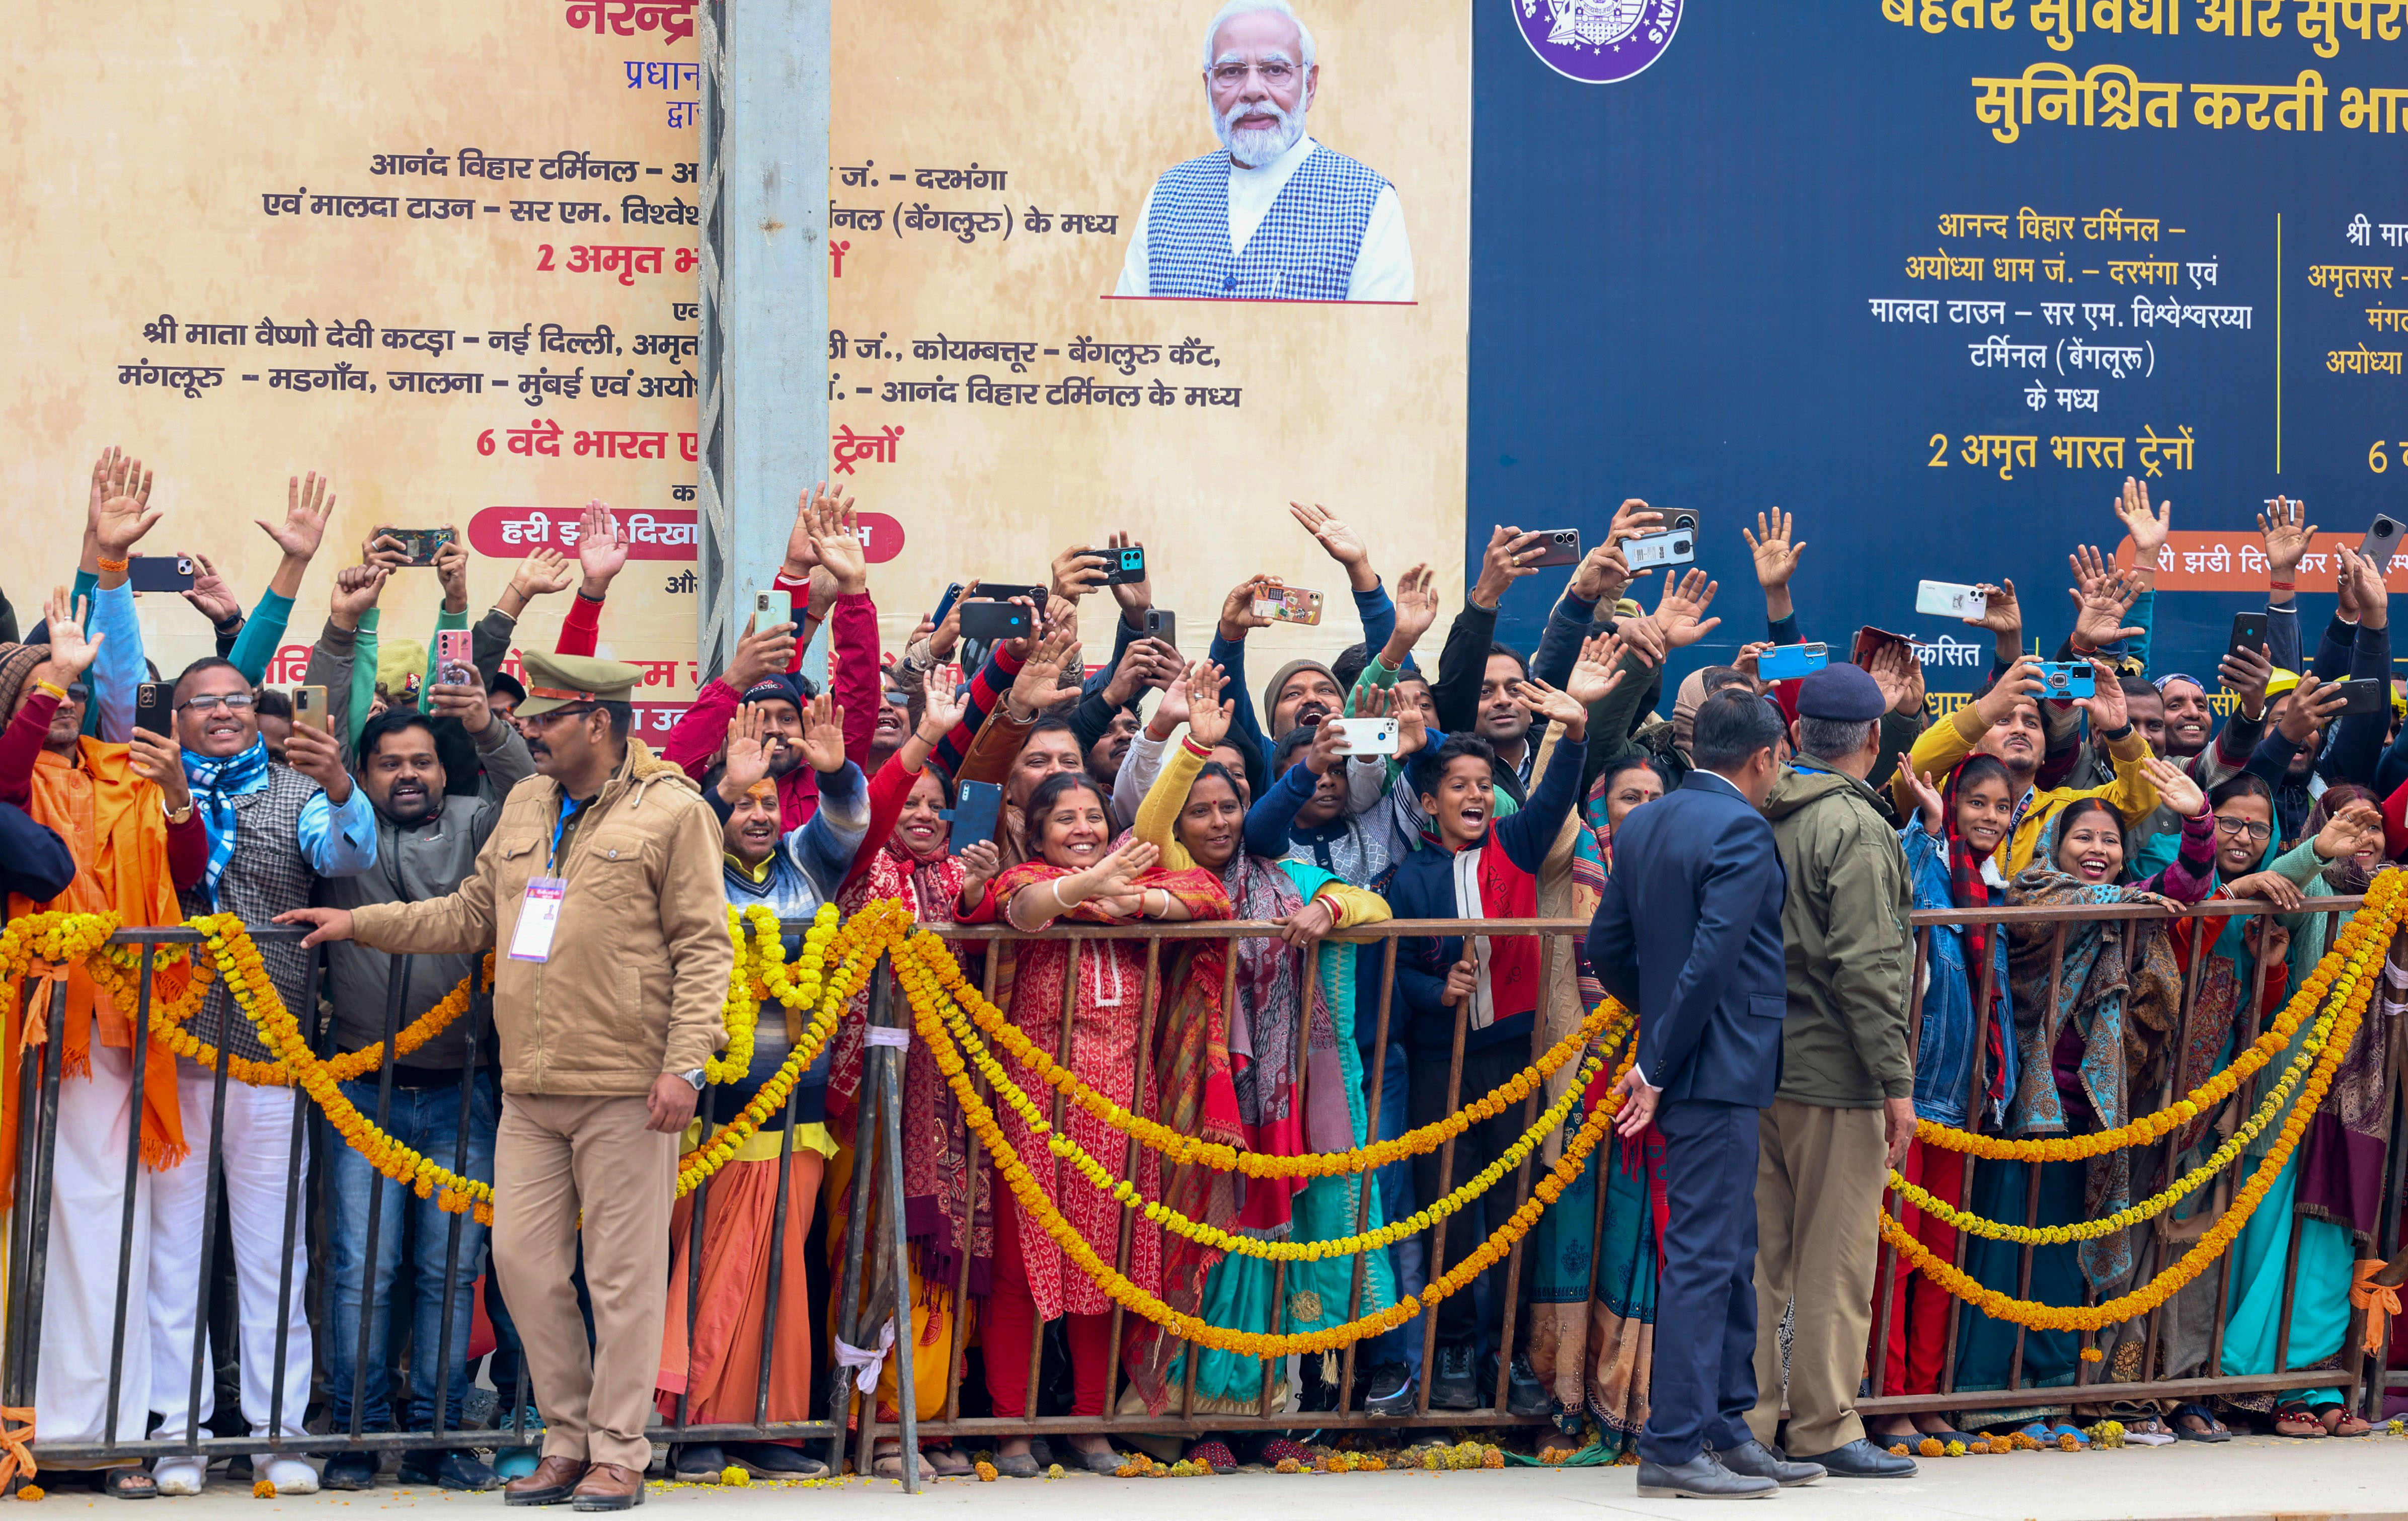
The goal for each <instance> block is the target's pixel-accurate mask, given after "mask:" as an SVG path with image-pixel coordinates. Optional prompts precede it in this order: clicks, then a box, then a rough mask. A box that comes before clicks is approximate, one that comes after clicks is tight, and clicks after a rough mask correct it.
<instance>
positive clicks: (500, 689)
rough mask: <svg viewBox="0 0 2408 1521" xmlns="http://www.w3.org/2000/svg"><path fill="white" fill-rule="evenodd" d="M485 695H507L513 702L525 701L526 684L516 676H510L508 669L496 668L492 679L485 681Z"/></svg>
mask: <svg viewBox="0 0 2408 1521" xmlns="http://www.w3.org/2000/svg"><path fill="white" fill-rule="evenodd" d="M485 695H486V696H507V697H509V699H510V701H512V702H514V703H519V702H524V701H526V685H525V683H524V682H521V681H520V680H519V679H518V678H517V677H515V676H512V675H511V674H510V673H509V671H506V670H497V671H495V672H494V679H493V680H492V681H490V682H486V683H485Z"/></svg>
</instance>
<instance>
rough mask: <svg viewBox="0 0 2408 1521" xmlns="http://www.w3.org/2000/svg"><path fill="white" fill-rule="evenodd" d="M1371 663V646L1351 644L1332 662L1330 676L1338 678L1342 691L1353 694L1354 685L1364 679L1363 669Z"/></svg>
mask: <svg viewBox="0 0 2408 1521" xmlns="http://www.w3.org/2000/svg"><path fill="white" fill-rule="evenodd" d="M1370 663H1371V647H1370V646H1369V645H1368V644H1361V643H1356V644H1350V645H1348V646H1347V647H1346V648H1344V649H1343V650H1340V651H1339V652H1338V656H1337V658H1336V659H1334V660H1332V661H1330V663H1329V674H1330V675H1331V676H1333V677H1335V678H1337V681H1338V687H1339V690H1340V691H1341V692H1352V691H1354V690H1355V682H1358V681H1360V680H1361V679H1362V676H1363V667H1366V666H1368V665H1369V664H1370Z"/></svg>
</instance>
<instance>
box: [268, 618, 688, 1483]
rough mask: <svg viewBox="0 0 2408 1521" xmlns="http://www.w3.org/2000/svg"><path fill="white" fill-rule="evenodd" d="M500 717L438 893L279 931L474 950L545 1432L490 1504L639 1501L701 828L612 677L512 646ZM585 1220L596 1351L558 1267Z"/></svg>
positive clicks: (516, 1311)
mask: <svg viewBox="0 0 2408 1521" xmlns="http://www.w3.org/2000/svg"><path fill="white" fill-rule="evenodd" d="M523 659H524V662H525V667H526V687H527V696H526V701H524V702H523V703H522V704H521V705H520V706H519V711H518V716H519V718H520V719H521V720H523V721H524V731H525V734H526V739H527V749H528V750H529V751H530V752H531V753H533V755H534V757H535V766H536V771H537V773H538V774H537V775H535V776H532V777H529V778H528V779H527V780H526V781H524V782H520V783H519V784H518V786H517V787H515V788H513V789H512V790H511V792H510V796H509V801H508V802H507V803H506V804H505V805H504V806H503V810H502V816H501V819H500V821H499V822H498V823H496V824H495V826H494V832H493V836H492V838H491V839H488V840H487V841H486V843H485V848H484V849H483V850H482V851H481V852H480V853H479V854H478V857H477V865H476V868H475V869H474V871H473V872H471V874H470V875H469V876H468V877H467V879H466V881H464V882H462V883H461V884H460V890H459V891H458V892H456V893H453V894H452V896H451V897H443V898H436V899H433V900H430V901H424V902H418V903H380V904H374V905H371V906H367V907H364V908H360V909H357V910H352V911H344V910H341V909H300V910H295V911H293V912H291V913H287V914H284V915H281V916H280V917H281V918H282V919H283V920H284V921H286V922H288V923H305V922H306V923H308V924H313V925H315V926H318V927H317V929H316V931H315V933H313V934H312V935H311V936H310V937H309V943H311V944H315V943H317V942H318V941H321V940H344V939H351V940H358V941H359V942H360V943H361V944H363V945H368V946H373V947H375V948H377V949H379V950H383V951H389V952H393V953H395V954H404V953H423V954H463V953H467V952H472V951H480V950H485V949H491V950H492V951H493V952H494V953H495V996H494V1023H495V1030H496V1032H497V1033H498V1034H499V1036H500V1039H501V1050H502V1118H501V1126H500V1131H499V1134H498V1137H497V1139H496V1141H495V1154H494V1196H495V1208H494V1260H495V1268H496V1270H497V1271H498V1272H499V1273H500V1275H501V1287H502V1292H503V1294H504V1295H505V1296H507V1298H508V1299H509V1306H510V1314H511V1316H512V1318H513V1319H514V1320H516V1322H517V1323H518V1328H519V1335H520V1338H521V1339H522V1340H523V1342H525V1345H526V1356H527V1364H528V1368H529V1370H530V1371H531V1372H532V1374H533V1375H534V1379H535V1393H536V1399H537V1402H538V1404H539V1405H540V1406H541V1408H542V1410H543V1413H544V1420H545V1423H546V1429H545V1432H544V1441H543V1460H542V1462H541V1463H540V1464H538V1466H537V1468H536V1471H534V1472H533V1473H531V1474H529V1475H527V1476H526V1477H525V1478H523V1479H515V1480H512V1481H511V1482H510V1484H509V1486H508V1488H507V1490H506V1494H505V1498H506V1499H508V1501H509V1503H510V1504H512V1505H554V1504H558V1503H561V1502H562V1501H564V1500H569V1501H574V1503H575V1505H576V1508H577V1509H579V1510H581V1511H609V1510H624V1509H626V1508H628V1507H629V1506H632V1505H637V1504H640V1503H641V1502H642V1500H643V1493H644V1492H643V1484H644V1470H645V1468H646V1467H647V1466H648V1465H649V1464H650V1462H651V1460H652V1445H651V1443H650V1442H648V1441H647V1440H646V1439H645V1435H644V1427H645V1423H646V1420H647V1418H648V1417H649V1415H650V1413H651V1409H652V1377H653V1374H654V1373H655V1372H656V1371H657V1370H658V1368H659V1365H660V1351H661V1327H662V1315H663V1313H665V1310H666V1301H667V1286H666V1285H667V1281H668V1245H669V1241H668V1227H669V1205H670V1200H671V1196H672V1195H673V1193H674V1192H675V1188H676V1171H677V1146H678V1137H679V1133H680V1132H681V1131H682V1130H683V1129H684V1128H685V1126H686V1122H687V1121H689V1120H690V1119H692V1118H693V1117H694V1109H695V1095H696V1093H697V1092H698V1091H699V1090H700V1088H701V1085H702V1065H703V1063H704V1061H705V1060H707V1059H708V1058H709V1057H710V1055H711V1053H712V1052H713V1051H715V1050H716V1049H717V1048H718V1046H719V1045H720V1043H721V1040H722V1032H721V1029H720V1010H721V1000H722V999H723V998H724V997H725V996H726V991H727V979H728V975H729V973H730V971H731V970H732V969H733V965H734V956H735V952H734V948H733V946H732V945H731V943H730V941H729V940H728V936H727V911H726V904H725V899H724V897H723V895H722V894H721V892H720V884H719V878H720V827H719V821H718V820H717V818H716V817H714V816H713V814H712V813H711V811H710V806H709V805H708V804H706V803H705V802H704V801H703V800H702V796H701V794H700V793H699V792H698V791H697V790H696V788H695V784H694V782H692V781H690V780H689V779H688V778H687V777H686V775H685V773H684V772H683V771H681V769H679V768H677V767H676V766H674V765H671V764H670V763H669V762H667V761H666V760H663V759H662V758H660V757H659V756H657V755H655V754H653V753H652V750H651V749H650V748H648V747H647V746H646V745H645V744H644V743H643V742H642V741H641V740H638V739H629V738H628V729H629V726H630V725H631V722H632V713H631V710H629V708H628V706H627V696H628V693H629V691H630V689H631V688H632V687H633V686H634V684H635V683H636V682H637V681H638V679H639V677H640V676H641V674H642V673H641V672H640V671H638V669H637V668H636V667H632V666H625V665H621V664H619V663H618V662H616V661H609V660H595V659H590V658H584V657H580V656H573V655H548V654H538V653H527V654H526V655H525V656H523ZM580 1211H582V1212H583V1216H584V1246H585V1282H586V1287H587V1289H588V1291H589V1293H590V1294H591V1296H592V1299H593V1304H594V1324H595V1345H594V1349H593V1352H592V1354H591V1356H590V1357H589V1355H588V1353H587V1349H586V1340H585V1324H584V1320H583V1318H582V1317H581V1315H580V1313H579V1312H578V1307H577V1293H576V1290H575V1288H574V1287H572V1286H571V1284H570V1283H569V1274H570V1272H571V1270H573V1269H574V1268H575V1267H576V1265H577V1245H578V1243H577V1241H576V1240H575V1233H576V1231H577V1229H578V1218H579V1212H580Z"/></svg>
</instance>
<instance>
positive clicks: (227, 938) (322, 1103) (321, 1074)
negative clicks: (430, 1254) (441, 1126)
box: [192, 913, 494, 1226]
mask: <svg viewBox="0 0 2408 1521" xmlns="http://www.w3.org/2000/svg"><path fill="white" fill-rule="evenodd" d="M192 925H193V928H195V929H199V930H204V931H206V932H207V933H208V938H209V939H208V947H209V954H210V955H211V957H212V958H213V959H214V960H215V961H216V962H217V968H218V973H219V975H220V976H222V977H223V978H224V979H225V984H226V991H227V992H228V993H229V994H231V995H232V996H233V997H234V1001H235V1003H236V1006H237V1007H239V1008H240V1009H241V1010H242V1012H243V1013H244V1014H245V1015H246V1016H247V1017H248V1018H249V1019H250V1020H251V1024H252V1025H253V1026H256V1027H257V1028H258V1030H259V1034H260V1039H261V1040H265V1042H266V1044H267V1048H268V1049H269V1050H270V1051H273V1052H275V1053H277V1054H278V1055H279V1056H281V1057H282V1058H283V1060H284V1066H285V1067H286V1069H288V1070H290V1071H292V1072H293V1073H294V1074H295V1075H296V1077H297V1080H298V1081H299V1083H300V1084H301V1089H302V1091H303V1092H304V1093H307V1094H308V1096H309V1097H310V1098H312V1099H314V1100H315V1101H316V1102H317V1105H318V1108H319V1109H320V1110H321V1111H322V1112H323V1113H324V1114H325V1116H326V1123H327V1124H329V1125H331V1126H334V1127H335V1130H336V1133H337V1134H338V1135H340V1136H341V1137H342V1138H343V1140H344V1141H345V1143H347V1144H348V1145H350V1146H351V1149H352V1150H353V1151H356V1152H358V1153H359V1154H360V1155H362V1156H365V1157H366V1158H367V1160H368V1165H369V1166H371V1167H373V1168H375V1169H377V1170H378V1171H379V1172H381V1173H383V1174H384V1175H385V1176H386V1177H388V1178H391V1179H392V1180H393V1181H394V1182H395V1183H399V1184H408V1185H409V1188H410V1190H411V1191H412V1192H413V1193H415V1194H417V1196H418V1197H419V1198H430V1199H433V1200H434V1201H435V1203H436V1207H437V1208H438V1209H442V1210H446V1211H448V1212H452V1213H453V1214H461V1213H468V1212H473V1213H474V1215H475V1218H476V1220H477V1223H478V1224H480V1225H487V1226H490V1225H492V1224H493V1223H494V1190H493V1186H492V1185H491V1184H485V1183H480V1182H479V1181H478V1180H477V1179H475V1178H469V1177H464V1176H462V1175H461V1174H459V1173H457V1172H454V1171H452V1169H449V1168H446V1167H443V1166H441V1165H439V1164H438V1163H437V1162H436V1161H435V1160H434V1158H432V1157H429V1156H425V1155H421V1154H420V1153H418V1152H416V1151H413V1150H411V1149H410V1148H409V1147H408V1146H405V1145H403V1144H402V1143H401V1142H399V1141H395V1140H394V1139H393V1137H391V1136H389V1135H387V1134H385V1133H384V1132H383V1131H382V1130H380V1129H379V1128H378V1127H377V1126H376V1125H375V1123H374V1122H372V1121H371V1120H369V1119H368V1117H367V1116H366V1115H365V1114H362V1113H361V1112H359V1109H358V1108H357V1106H355V1105H353V1104H352V1102H351V1100H350V1099H349V1098H344V1097H343V1090H342V1088H341V1087H340V1086H338V1085H337V1083H336V1080H335V1074H334V1070H333V1069H332V1068H331V1067H330V1066H329V1065H328V1064H327V1063H325V1062H322V1061H320V1060H319V1059H318V1057H317V1054H316V1053H314V1052H312V1051H311V1050H310V1049H309V1041H308V1038H307V1037H305V1036H304V1035H303V1034H302V1033H301V1025H300V1022H299V1021H297V1020H295V1019H294V1017H293V1012H292V1011H291V1010H289V1009H287V1008H285V1007H284V998H283V996H282V995H281V994H279V993H278V992H277V991H276V983H275V980H274V979H273V978H271V977H269V976H268V974H267V965H266V963H265V961H263V960H262V959H261V957H260V954H259V947H258V946H256V945H254V944H253V943H251V931H250V930H249V929H247V928H245V927H244V926H243V923H242V920H241V918H240V916H238V915H236V914H231V913H218V914H206V913H205V914H201V915H198V916H197V917H195V918H194V919H193V921H192Z"/></svg>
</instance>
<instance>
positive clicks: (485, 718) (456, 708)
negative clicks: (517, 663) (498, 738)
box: [354, 567, 494, 734]
mask: <svg viewBox="0 0 2408 1521" xmlns="http://www.w3.org/2000/svg"><path fill="white" fill-rule="evenodd" d="M354 568H356V567H354ZM445 669H446V670H451V671H458V672H459V673H460V674H461V675H463V676H465V677H466V678H467V680H466V681H464V682H436V683H435V684H434V685H433V686H430V687H428V688H427V689H426V706H427V707H428V708H429V709H431V710H434V711H435V712H436V713H437V714H438V715H443V716H448V717H452V718H456V719H458V720H459V721H460V726H461V727H462V728H465V729H466V730H467V731H468V732H469V733H470V734H482V733H484V732H485V730H486V728H487V726H488V725H491V724H492V723H493V722H494V710H493V708H492V707H491V706H490V705H489V704H488V703H487V702H486V701H485V673H484V672H482V671H480V670H479V669H478V668H477V667H475V666H474V665H460V666H450V667H445Z"/></svg>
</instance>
